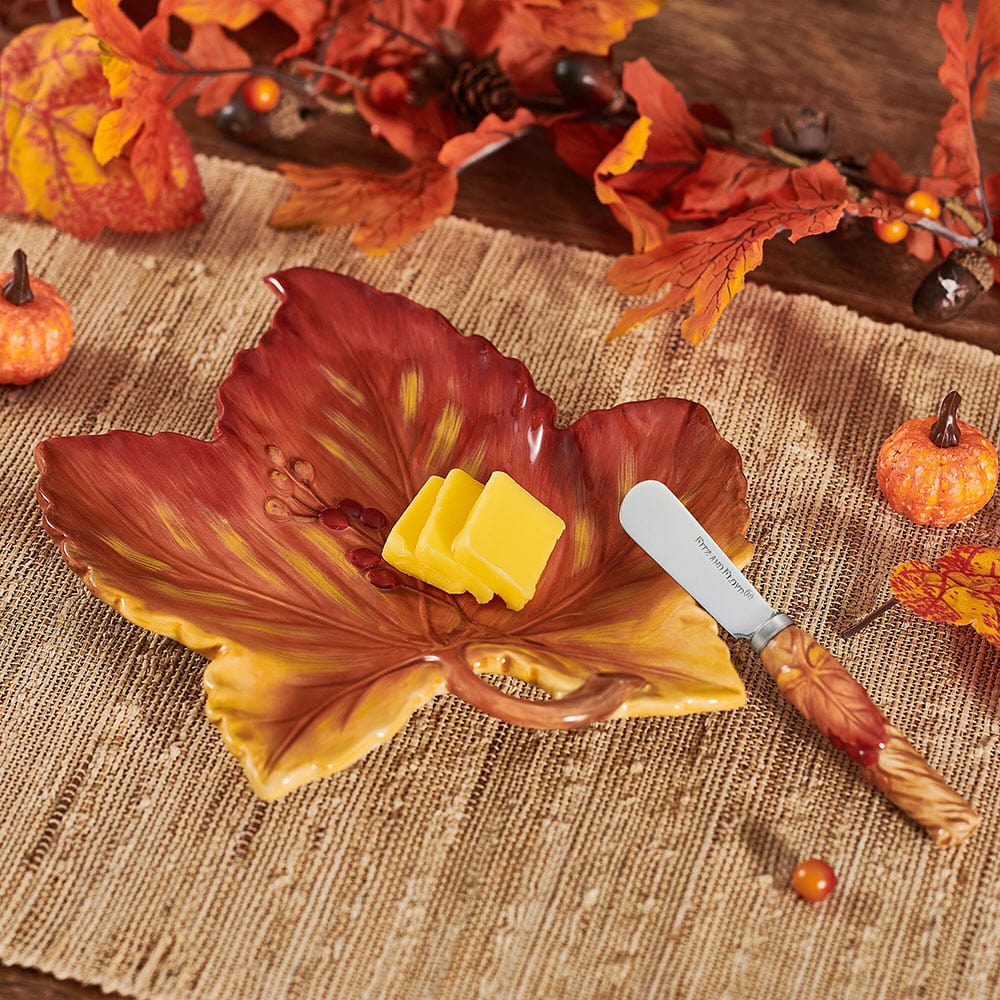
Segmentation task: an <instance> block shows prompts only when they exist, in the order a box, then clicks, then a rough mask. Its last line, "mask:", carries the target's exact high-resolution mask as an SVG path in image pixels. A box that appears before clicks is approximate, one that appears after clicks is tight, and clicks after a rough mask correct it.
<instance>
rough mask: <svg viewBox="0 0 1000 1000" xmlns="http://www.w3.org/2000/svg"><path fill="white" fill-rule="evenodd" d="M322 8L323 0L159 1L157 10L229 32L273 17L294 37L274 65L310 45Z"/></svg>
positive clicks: (318, 23) (324, 8)
mask: <svg viewBox="0 0 1000 1000" xmlns="http://www.w3.org/2000/svg"><path fill="white" fill-rule="evenodd" d="M326 7H327V5H326V3H325V2H324V0H162V2H161V3H160V5H159V10H160V13H161V14H168V15H169V14H173V15H175V16H176V17H180V18H183V20H185V21H187V22H188V24H191V25H196V24H215V25H217V26H220V27H223V28H230V29H232V30H233V31H238V30H239V29H240V28H245V27H246V26H247V25H248V24H250V22H251V21H255V20H256V19H257V18H258V17H260V16H261V15H262V14H273V15H274V16H275V17H278V18H280V19H281V20H282V21H284V22H285V23H286V24H288V25H289V26H290V27H291V28H292V29H293V30H294V31H295V33H296V35H297V36H298V38H297V39H296V41H295V43H294V44H293V45H290V46H289V47H288V48H286V49H284V50H283V51H281V52H279V53H278V55H277V56H275V62H280V61H281V60H282V59H289V58H291V57H292V56H295V55H298V54H299V53H300V52H305V51H306V50H307V49H309V48H310V47H311V46H312V44H313V42H314V41H315V34H316V30H317V29H318V28H319V26H320V24H321V23H322V21H323V19H324V17H325V16H326Z"/></svg>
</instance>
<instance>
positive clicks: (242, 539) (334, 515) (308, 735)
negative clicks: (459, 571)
mask: <svg viewBox="0 0 1000 1000" xmlns="http://www.w3.org/2000/svg"><path fill="white" fill-rule="evenodd" d="M269 281H270V283H271V285H272V287H273V288H274V289H275V290H276V291H277V292H278V293H279V295H280V297H281V300H282V304H281V307H280V308H279V310H278V312H277V315H276V316H275V319H274V321H273V325H272V328H271V329H270V330H269V331H268V333H267V334H266V335H265V336H264V337H263V339H262V340H261V342H260V345H259V346H258V347H256V348H254V349H253V350H249V351H245V352H243V353H241V354H239V355H238V356H237V358H236V360H235V362H234V365H233V369H232V373H231V374H230V375H229V377H228V378H227V379H226V380H225V381H224V382H223V384H222V386H221V387H220V390H219V393H218V397H217V398H218V406H219V417H218V422H217V425H216V429H215V433H214V435H213V437H212V439H211V440H208V441H201V440H195V439H193V438H189V437H185V436H182V435H178V434H157V435H155V436H152V437H150V436H146V435H143V434H138V433H132V432H127V431H116V432H113V433H110V434H105V435H99V436H82V437H70V438H52V439H50V440H48V441H45V442H43V443H42V444H41V445H39V447H38V450H37V460H38V463H39V467H40V470H41V475H40V479H39V485H38V495H39V499H40V502H41V505H42V508H43V511H44V518H45V524H46V527H47V530H48V531H49V533H50V534H51V536H52V537H53V539H54V540H55V541H56V542H57V543H58V545H59V548H60V550H61V552H62V554H63V556H64V557H65V559H66V560H67V562H68V563H69V565H70V566H71V567H72V568H73V569H74V570H75V571H76V572H77V573H79V574H80V576H81V577H82V578H83V580H84V582H85V583H86V584H87V586H89V587H90V588H91V589H92V590H93V591H94V593H95V594H96V595H97V596H98V597H100V598H101V599H102V600H104V601H106V602H107V603H108V604H110V605H112V606H113V607H115V608H116V609H118V611H119V612H121V614H123V615H124V616H125V617H126V618H128V619H129V620H130V621H132V622H135V623H136V624H138V625H140V626H142V627H144V628H149V629H152V630H154V631H157V632H160V633H162V634H164V635H167V636H171V637H173V638H175V639H177V640H179V641H180V642H182V643H184V644H186V645H187V646H189V647H190V648H192V649H195V650H198V651H200V652H201V653H203V654H204V655H205V656H206V657H207V658H208V659H209V660H210V661H211V662H210V663H209V664H208V666H207V669H206V672H205V687H206V690H207V711H208V714H209V717H210V718H211V719H212V720H213V721H214V722H215V724H216V725H217V726H218V727H219V729H220V731H221V733H222V736H223V739H224V740H225V742H226V744H227V745H228V746H229V748H230V749H231V750H232V752H233V753H234V754H235V755H236V756H237V757H238V758H239V759H240V761H241V762H242V764H243V766H244V768H245V770H246V773H247V776H248V778H249V780H250V782H251V784H252V786H253V787H254V789H255V790H256V791H257V792H258V793H259V794H260V795H261V796H263V797H265V798H277V797H279V796H282V795H284V794H286V793H288V792H290V791H291V790H292V789H293V788H295V787H296V786H298V785H301V784H303V783H304V782H307V781H311V780H314V779H316V778H320V777H323V776H324V775H327V774H329V773H331V772H332V771H336V770H338V769H340V768H343V767H345V766H347V765H348V764H349V763H351V762H352V761H354V760H356V759H357V758H359V757H360V756H362V755H363V754H365V753H366V752H368V751H369V750H371V749H372V748H373V747H375V746H376V745H377V744H379V743H381V742H382V741H384V740H386V739H388V738H389V737H391V736H392V735H393V734H394V733H396V732H397V731H398V730H399V729H400V728H402V727H403V726H404V725H405V724H406V722H407V720H408V719H409V718H410V716H411V715H412V714H413V713H414V712H415V711H416V710H417V709H418V708H419V707H420V706H421V705H422V704H424V703H425V702H426V701H428V700H429V699H430V698H432V697H434V696H435V695H437V694H440V693H443V692H446V691H450V692H452V693H453V694H455V695H457V696H459V697H461V698H464V699H465V700H467V701H469V702H470V703H471V704H473V705H475V706H476V707H478V708H481V709H483V710H485V711H488V712H490V713H492V714H495V715H497V716H499V717H501V718H504V719H508V720H510V721H516V722H518V723H521V724H526V725H534V726H542V727H549V726H555V725H560V726H569V725H578V724H580V723H579V721H578V720H577V721H574V715H575V712H576V709H577V708H578V707H580V706H581V705H582V704H584V703H585V704H586V705H587V708H588V713H587V714H586V715H585V718H591V719H592V718H600V717H607V716H615V717H621V716H642V715H680V714H686V713H689V712H699V711H714V710H718V709H725V708H734V707H738V706H740V705H742V704H743V703H744V701H745V697H746V696H745V691H744V688H743V685H742V683H741V681H740V679H739V677H738V675H737V674H736V673H735V671H734V670H733V668H732V665H731V663H730V659H729V652H728V648H727V646H726V645H725V643H724V642H722V640H721V639H720V638H719V635H718V628H717V626H716V624H715V622H714V621H713V620H712V619H711V618H709V616H708V615H707V614H706V613H705V612H703V611H702V610H701V609H700V608H699V607H698V606H697V605H696V604H695V603H694V602H693V601H692V600H691V598H690V597H689V596H688V595H687V594H686V593H685V592H684V591H682V590H681V589H680V588H679V587H678V586H677V585H676V584H675V583H674V582H673V580H672V579H671V578H670V577H669V576H668V575H667V574H665V573H663V572H662V571H660V570H659V568H658V567H657V566H656V565H655V564H654V563H653V562H652V561H651V560H649V559H648V558H647V557H646V556H645V555H644V553H643V552H642V551H641V550H639V549H638V548H637V547H636V546H634V545H633V544H632V543H631V541H630V539H629V538H628V537H627V536H626V535H625V533H624V532H623V531H622V530H621V529H620V527H619V525H618V516H617V512H618V507H619V505H620V503H621V500H622V497H623V496H624V494H625V493H626V492H627V490H628V489H629V488H631V487H632V486H633V485H635V483H636V482H638V481H639V480H641V479H648V478H658V479H660V480H662V481H664V482H666V483H668V484H669V485H670V486H671V487H672V488H673V489H674V491H675V492H677V493H678V495H679V496H681V497H682V498H683V499H684V501H685V503H686V504H687V505H688V507H689V508H690V510H691V511H692V513H693V514H694V515H695V516H696V517H698V518H699V520H700V521H701V522H702V524H703V525H704V526H705V528H706V530H708V531H710V532H711V533H712V535H713V537H714V538H715V539H716V540H717V542H718V543H719V544H720V546H722V547H723V548H724V549H725V551H726V552H727V553H728V554H729V555H730V556H731V557H732V558H734V559H735V561H736V562H737V563H739V564H740V565H744V564H745V563H746V561H747V559H748V558H749V556H750V552H751V547H750V545H749V543H748V542H747V540H746V538H745V530H746V525H747V521H748V509H747V506H746V503H745V494H746V481H745V479H744V477H743V475H742V472H741V463H740V459H739V455H738V454H737V452H736V451H735V449H734V448H733V447H732V446H731V445H729V444H728V443H726V442H725V441H724V440H723V439H722V438H721V437H720V436H719V434H718V432H717V431H716V429H715V427H714V425H713V423H712V421H711V418H710V417H709V415H708V413H707V412H706V410H705V409H704V408H703V407H702V406H700V405H698V404H696V403H693V402H690V401H687V400H682V399H666V398H665V399H653V400H647V401H642V402H634V403H627V404H624V405H621V406H617V407H615V408H613V409H609V410H599V411H594V412H591V413H588V414H586V415H585V416H583V417H582V418H580V419H579V420H577V421H576V422H575V423H573V424H571V425H570V426H568V427H559V426H557V422H556V412H555V407H554V404H553V402H552V400H551V399H549V398H548V397H547V396H545V395H543V394H542V393H540V392H539V391H538V390H537V389H535V387H534V385H533V383H532V380H531V376H530V375H529V373H528V372H527V370H526V369H525V368H524V366H523V365H522V364H521V363H520V362H519V361H516V360H514V359H511V358H507V357H504V356H503V355H501V354H500V353H499V352H498V351H497V350H496V349H495V348H494V347H492V346H491V345H490V344H489V342H487V341H486V340H484V339H483V338H481V337H474V336H473V337H466V336H462V335H460V334H459V333H458V332H457V331H456V330H455V329H454V328H453V327H451V326H450V324H448V322H447V321H446V320H445V319H444V318H443V317H442V316H440V315H439V314H438V313H436V312H434V311H432V310H429V309H425V308H423V307H421V306H418V305H416V304H414V303H412V302H410V301H408V300H406V299H403V298H401V297H399V296H392V295H385V294H382V293H380V292H377V291H375V290H374V289H371V288H369V287H368V286H366V285H363V284H361V283H360V282H357V281H354V280H353V279H350V278H347V277H344V276H342V275H334V274H330V273H328V272H324V271H317V270H312V269H308V268H298V269H294V270H290V271H285V272H282V273H280V274H277V275H275V276H273V277H272V278H270V279H269ZM330 303H336V309H333V310H331V309H330ZM451 468H461V469H464V470H465V471H466V472H467V473H469V474H470V475H472V476H474V477H478V478H480V480H481V481H482V480H483V479H485V478H486V476H488V475H489V474H490V473H491V472H492V471H495V470H498V469H499V470H502V471H505V472H507V473H508V474H509V475H511V476H513V477H514V479H515V480H516V481H517V482H518V483H520V484H521V485H522V486H524V488H525V489H527V490H528V491H529V492H530V493H531V494H532V495H534V496H535V497H537V498H538V499H539V500H540V501H541V502H542V503H544V504H545V505H546V506H547V507H549V508H550V509H551V510H553V511H555V512H556V513H558V514H559V516H560V517H562V518H563V520H564V521H565V522H566V525H567V528H566V532H565V533H564V535H563V536H562V538H561V539H560V541H559V543H558V544H557V546H556V549H555V551H554V552H553V554H552V557H551V559H550V561H549V564H548V565H547V567H546V571H545V573H544V575H543V577H542V579H541V581H540V582H539V586H538V590H537V592H536V594H535V597H534V598H533V600H532V601H531V602H530V603H529V604H528V606H527V607H526V608H525V609H524V610H522V611H520V612H511V611H509V610H508V609H507V608H506V606H505V605H504V604H503V602H502V601H500V600H494V601H492V602H491V603H489V604H485V605H479V604H477V603H476V601H475V599H474V598H472V597H471V596H470V595H460V596H455V597H453V596H449V595H447V594H444V593H443V592H441V591H437V590H435V589H434V588H432V587H429V586H428V585H426V584H423V583H419V582H417V581H414V580H411V579H410V578H408V577H398V578H396V580H395V581H394V583H393V581H392V580H390V581H389V583H390V586H389V589H381V588H382V587H383V586H384V585H385V584H386V580H385V578H384V572H385V568H384V567H379V566H378V565H377V564H378V561H379V560H378V553H379V552H380V551H381V545H382V542H383V540H384V538H385V535H386V534H387V532H388V530H389V528H390V527H391V525H392V523H393V522H394V520H395V519H396V518H397V517H398V516H399V515H400V514H401V513H402V511H403V510H404V509H405V508H406V507H407V505H408V504H409V502H410V500H411V499H412V498H413V496H414V495H415V494H416V492H417V490H418V489H419V488H420V486H421V485H422V484H423V483H424V482H425V481H426V479H427V477H428V476H429V475H431V474H441V473H442V472H443V471H447V470H449V469H451ZM374 569H381V570H382V571H383V576H375V575H372V573H373V570H374ZM488 673H507V674H512V675H514V676H516V677H519V678H521V679H522V680H525V681H528V682H530V683H533V684H536V685H538V686H540V687H541V688H543V689H544V690H545V691H547V692H548V693H549V694H551V695H553V696H554V698H553V699H551V700H545V701H530V700H522V699H519V698H515V697H513V696H512V695H509V694H505V693H504V692H502V691H500V690H499V689H498V688H497V687H495V686H494V685H492V684H488V683H487V682H485V681H484V680H482V679H481V677H480V676H479V675H481V674H488ZM571 709H572V711H571Z"/></svg>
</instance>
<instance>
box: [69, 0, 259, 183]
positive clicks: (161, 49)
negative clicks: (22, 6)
mask: <svg viewBox="0 0 1000 1000" xmlns="http://www.w3.org/2000/svg"><path fill="white" fill-rule="evenodd" d="M74 5H75V6H76V8H77V10H79V11H80V13H81V14H83V15H84V16H85V17H86V18H87V19H88V20H89V21H90V23H91V25H92V28H93V31H94V33H95V34H96V36H97V37H98V39H100V44H101V63H102V66H103V68H104V75H105V76H106V77H107V79H108V83H109V85H110V91H111V96H112V97H113V98H114V99H115V100H116V102H117V105H116V106H114V107H112V108H110V109H109V110H108V111H107V113H106V114H104V115H103V116H102V118H101V120H100V122H99V123H98V126H97V131H96V133H95V135H94V155H95V156H96V157H97V159H98V161H99V162H100V163H109V162H110V161H111V160H113V159H114V158H115V157H117V156H120V155H121V154H122V152H123V151H124V150H125V149H126V147H129V149H130V154H129V155H130V158H131V162H132V167H133V169H134V171H135V173H136V176H137V177H138V179H139V183H140V184H141V185H142V190H143V193H144V194H145V195H146V198H147V199H150V200H152V199H155V198H156V197H157V196H158V195H159V193H160V190H161V188H162V186H163V185H164V184H165V183H167V181H168V179H169V173H170V169H171V167H170V151H169V135H170V133H171V129H172V126H173V125H174V124H175V123H176V119H175V117H174V114H173V109H174V108H175V107H177V106H178V105H179V104H181V103H182V102H183V101H185V100H186V99H187V98H189V97H191V96H193V95H195V94H199V93H201V92H202V91H205V93H204V95H203V96H202V101H201V103H200V105H199V110H201V111H203V112H207V111H209V110H214V109H215V108H217V107H219V106H220V103H219V102H220V101H221V102H223V103H224V102H225V100H226V99H227V96H228V94H230V93H232V90H233V89H234V88H235V87H236V86H238V85H239V82H240V80H241V79H242V78H243V77H242V73H241V71H245V69H246V68H247V66H248V65H249V64H250V59H249V57H248V56H247V55H246V53H245V52H244V51H243V49H242V48H240V46H238V45H237V44H236V43H235V42H233V41H231V40H230V39H228V38H226V36H225V35H224V34H223V33H222V30H221V28H219V27H218V26H217V25H209V24H198V25H195V27H194V29H193V30H192V35H191V43H190V46H189V48H188V50H187V54H185V55H181V54H180V53H178V52H177V51H175V50H174V49H173V48H172V47H171V45H170V23H169V18H168V17H167V15H166V14H165V13H163V12H162V11H158V12H157V14H156V16H155V17H153V18H152V19H151V20H149V21H148V22H147V23H146V24H145V25H143V26H142V27H141V28H140V27H138V26H137V25H136V24H135V23H134V22H133V21H132V20H130V19H129V18H128V17H127V16H126V15H125V14H123V13H122V11H121V10H120V9H119V7H118V3H117V0H74ZM199 60H205V61H206V62H207V63H208V65H209V66H210V67H211V70H212V72H211V74H209V75H207V76H206V75H204V74H201V73H199V72H198V64H199ZM202 65H204V64H202ZM219 70H233V76H232V79H231V80H230V81H229V84H228V86H227V85H226V84H225V83H222V82H220V78H219ZM225 75H228V74H225ZM130 144H131V145H130Z"/></svg>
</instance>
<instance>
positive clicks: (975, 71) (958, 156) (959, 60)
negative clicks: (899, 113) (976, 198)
mask: <svg viewBox="0 0 1000 1000" xmlns="http://www.w3.org/2000/svg"><path fill="white" fill-rule="evenodd" d="M937 24H938V30H939V31H940V33H941V37H942V38H943V39H944V41H945V57H944V61H943V62H942V63H941V66H940V68H939V70H938V78H939V79H940V81H941V83H942V84H943V85H944V86H945V87H946V88H947V90H948V91H949V93H950V94H951V95H952V97H953V98H954V103H953V104H952V105H951V107H950V108H949V109H948V110H947V112H945V115H944V118H943V119H942V121H941V126H940V128H939V130H938V134H937V143H936V145H935V147H934V151H933V152H932V154H931V173H932V174H934V175H935V176H939V177H950V178H952V179H953V180H955V181H957V182H958V183H959V184H960V185H961V187H963V188H966V189H967V188H974V187H976V186H978V185H979V183H980V181H981V179H982V166H981V163H980V160H979V154H978V151H977V146H976V137H975V132H974V128H973V122H974V121H975V120H976V119H978V118H981V117H982V116H983V114H984V112H985V110H986V102H987V99H988V97H989V86H990V83H991V82H992V81H993V80H995V79H997V77H1000V7H998V5H997V4H995V3H981V4H980V5H979V8H978V10H977V13H976V20H975V24H974V25H973V28H972V33H971V35H970V34H969V25H968V20H967V19H966V16H965V11H964V9H963V4H962V0H945V2H944V3H942V4H941V7H940V9H939V10H938V21H937Z"/></svg>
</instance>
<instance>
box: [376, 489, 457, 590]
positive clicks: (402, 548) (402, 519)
mask: <svg viewBox="0 0 1000 1000" xmlns="http://www.w3.org/2000/svg"><path fill="white" fill-rule="evenodd" d="M443 483H444V479H443V478H442V477H441V476H431V477H430V479H428V480H427V482H426V483H424V485H423V486H421V487H420V492H419V493H417V495H416V496H415V497H414V498H413V499H412V500H411V501H410V504H409V506H408V507H407V508H406V510H404V511H403V513H402V514H400V516H399V520H398V521H397V522H396V523H395V524H394V525H393V526H392V531H390V532H389V535H388V537H387V538H386V540H385V545H383V546H382V558H383V559H384V560H385V561H386V562H387V563H389V565H390V566H395V567H396V569H399V570H402V571H403V572H404V573H409V574H410V576H415V577H416V578H417V579H418V580H424V581H425V582H427V583H430V584H432V585H433V586H435V587H440V588H441V590H446V589H447V585H448V584H450V582H451V578H450V577H448V576H444V575H443V576H441V577H440V579H436V578H434V574H433V572H432V571H431V570H429V569H428V568H427V567H426V566H424V565H423V563H421V562H420V560H419V559H418V558H417V539H418V538H419V537H420V532H421V531H423V529H424V525H425V524H426V523H427V518H428V517H429V516H430V513H431V509H432V508H433V507H434V501H435V500H436V499H437V496H438V493H439V492H440V491H441V486H442V484H443ZM428 574H430V575H428ZM461 590H464V588H460V589H459V590H449V591H448V593H450V594H457V593H460V591H461Z"/></svg>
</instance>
